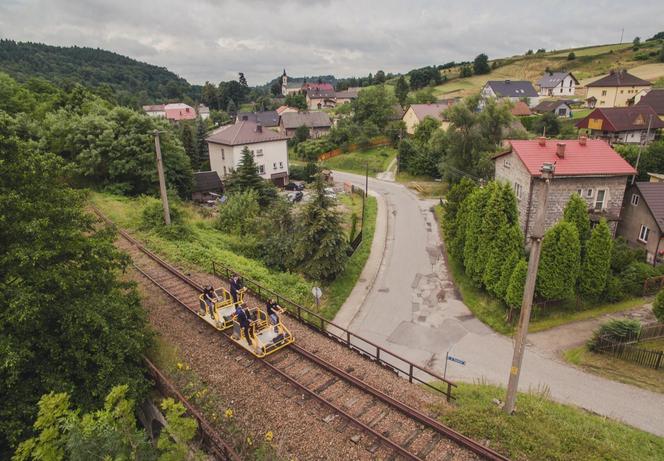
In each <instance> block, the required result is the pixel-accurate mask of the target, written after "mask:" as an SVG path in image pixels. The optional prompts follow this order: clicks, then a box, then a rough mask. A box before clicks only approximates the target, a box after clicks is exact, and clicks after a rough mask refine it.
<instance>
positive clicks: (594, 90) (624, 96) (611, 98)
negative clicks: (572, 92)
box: [586, 70, 652, 108]
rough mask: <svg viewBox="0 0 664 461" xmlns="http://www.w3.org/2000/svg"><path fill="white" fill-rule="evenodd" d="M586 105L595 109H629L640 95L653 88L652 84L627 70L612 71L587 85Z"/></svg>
mask: <svg viewBox="0 0 664 461" xmlns="http://www.w3.org/2000/svg"><path fill="white" fill-rule="evenodd" d="M586 88H587V92H586V104H587V106H588V107H590V108H595V107H627V106H630V105H632V104H634V99H635V98H636V96H637V95H638V94H640V93H641V92H643V91H647V90H649V89H650V88H652V83H650V82H649V81H648V80H643V79H642V78H639V77H637V76H635V75H632V74H630V73H629V72H627V71H625V70H618V71H611V73H609V75H606V76H604V77H602V78H600V79H598V80H595V81H594V82H591V83H588V84H587V85H586Z"/></svg>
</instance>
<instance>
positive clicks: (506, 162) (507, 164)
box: [503, 159, 512, 168]
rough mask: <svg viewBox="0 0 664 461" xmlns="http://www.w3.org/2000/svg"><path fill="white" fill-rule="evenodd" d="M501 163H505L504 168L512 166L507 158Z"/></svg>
mask: <svg viewBox="0 0 664 461" xmlns="http://www.w3.org/2000/svg"><path fill="white" fill-rule="evenodd" d="M503 165H505V168H512V162H510V161H509V160H507V159H505V161H504V162H503Z"/></svg>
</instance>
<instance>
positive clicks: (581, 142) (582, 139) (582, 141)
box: [579, 136, 588, 146]
mask: <svg viewBox="0 0 664 461" xmlns="http://www.w3.org/2000/svg"><path fill="white" fill-rule="evenodd" d="M587 142H588V136H581V137H580V138H579V146H585V145H586V143H587Z"/></svg>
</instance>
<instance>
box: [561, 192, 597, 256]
mask: <svg viewBox="0 0 664 461" xmlns="http://www.w3.org/2000/svg"><path fill="white" fill-rule="evenodd" d="M563 219H564V220H565V221H567V222H569V223H572V224H574V226H575V227H576V230H577V231H578V232H579V241H580V242H581V248H582V249H583V247H584V246H585V244H586V241H587V240H588V239H589V238H590V218H589V217H588V204H587V203H586V201H585V200H583V199H582V198H581V196H580V195H579V194H577V193H574V194H572V196H571V197H570V199H569V201H568V202H567V205H565V210H564V212H563Z"/></svg>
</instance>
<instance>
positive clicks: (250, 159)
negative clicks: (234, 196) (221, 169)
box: [226, 146, 277, 207]
mask: <svg viewBox="0 0 664 461" xmlns="http://www.w3.org/2000/svg"><path fill="white" fill-rule="evenodd" d="M226 190H227V191H228V192H230V193H233V192H246V191H250V190H253V191H255V192H256V193H257V194H258V203H259V204H260V205H261V207H264V206H266V205H268V204H270V203H271V202H272V200H274V199H275V198H276V195H277V193H276V191H275V189H274V186H272V185H271V184H268V183H267V181H265V180H264V179H263V178H261V176H260V175H259V174H258V166H257V165H256V162H254V156H253V155H252V154H251V152H250V151H249V148H248V147H247V146H245V147H244V149H242V158H241V159H240V163H239V165H238V167H237V169H236V170H235V171H234V172H233V173H231V175H230V177H229V178H228V180H227V181H226Z"/></svg>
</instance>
